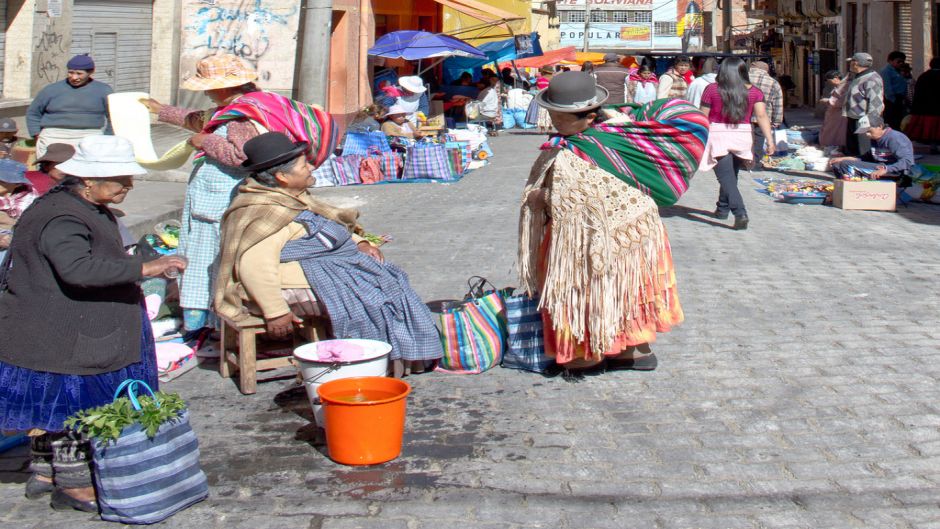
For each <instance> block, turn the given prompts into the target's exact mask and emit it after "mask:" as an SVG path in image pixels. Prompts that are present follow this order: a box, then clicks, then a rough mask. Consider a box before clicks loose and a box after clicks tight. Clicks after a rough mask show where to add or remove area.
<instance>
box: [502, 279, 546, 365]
mask: <svg viewBox="0 0 940 529" xmlns="http://www.w3.org/2000/svg"><path fill="white" fill-rule="evenodd" d="M503 301H505V303H506V323H507V328H508V330H509V337H508V339H507V343H506V350H505V352H503V361H502V363H501V364H500V365H501V366H502V367H508V368H510V369H521V370H523V371H532V372H535V373H548V372H550V371H551V370H552V368H553V367H554V366H555V359H554V358H552V357H550V356H547V355H546V354H545V336H544V334H543V332H542V314H541V312H539V299H538V298H537V297H536V298H530V297H528V296H526V295H525V294H521V295H515V296H504V297H503Z"/></svg>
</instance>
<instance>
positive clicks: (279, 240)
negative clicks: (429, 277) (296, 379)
mask: <svg viewBox="0 0 940 529" xmlns="http://www.w3.org/2000/svg"><path fill="white" fill-rule="evenodd" d="M307 152H309V145H308V144H307V143H303V142H300V143H293V142H292V141H291V140H290V139H289V138H288V137H287V136H285V135H283V134H281V133H278V132H268V133H265V134H262V135H260V136H258V137H256V138H253V139H251V140H249V141H248V142H247V143H245V155H246V157H247V160H246V161H245V163H244V164H243V165H244V167H245V168H246V169H247V170H249V171H251V172H252V176H251V177H249V178H247V179H246V180H245V183H244V184H243V185H242V186H241V187H240V188H239V189H238V195H237V196H236V197H235V200H233V201H232V205H231V206H230V207H229V209H228V211H226V212H225V216H224V217H223V219H222V253H221V257H220V265H219V276H218V277H219V281H218V284H217V286H216V290H215V309H216V311H217V312H218V313H219V314H220V315H222V316H224V317H226V318H229V319H231V320H235V321H238V320H240V319H242V318H245V317H246V316H247V315H248V314H249V312H250V310H251V309H254V308H256V309H257V311H258V312H260V313H261V316H263V317H264V320H265V322H266V325H267V332H268V334H269V335H270V336H272V337H274V338H285V337H287V336H289V335H290V334H291V333H292V332H293V325H294V323H295V322H297V321H298V316H300V317H308V316H321V315H322V316H325V317H327V318H329V320H330V324H331V326H332V333H333V335H334V336H335V337H336V338H367V339H372V340H381V341H383V342H388V343H389V344H391V345H392V354H391V358H392V360H393V361H395V374H396V376H401V375H402V374H404V373H405V368H406V367H409V368H410V369H411V372H420V371H423V368H424V367H425V363H426V362H430V361H433V360H436V359H438V358H440V357H441V356H442V355H443V351H442V347H441V341H440V337H439V335H438V332H437V328H436V327H435V326H434V322H433V320H432V318H431V312H430V311H429V310H428V308H427V307H426V306H425V305H424V303H423V302H422V301H421V299H420V298H419V297H418V295H417V294H416V293H415V292H414V290H412V288H411V286H410V285H409V284H408V276H407V275H406V274H405V273H404V272H403V271H402V270H400V269H399V268H398V267H396V266H394V265H392V264H389V263H386V262H385V258H384V256H383V255H382V252H381V251H380V250H379V249H378V248H377V247H375V246H373V245H372V244H370V243H369V242H368V241H366V240H365V239H364V238H363V237H361V234H362V233H364V232H363V231H362V227H361V226H359V224H357V223H356V219H357V218H358V217H359V212H358V211H356V210H352V209H344V208H337V207H335V206H331V205H330V204H327V203H326V202H323V201H321V200H318V199H316V198H314V197H313V196H312V195H310V193H309V192H308V191H307V188H308V187H310V186H312V185H313V184H314V177H313V175H312V170H313V167H312V166H311V165H310V163H309V162H308V161H307V158H306V153H307ZM409 363H410V365H409Z"/></svg>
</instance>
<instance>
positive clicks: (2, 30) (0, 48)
mask: <svg viewBox="0 0 940 529" xmlns="http://www.w3.org/2000/svg"><path fill="white" fill-rule="evenodd" d="M6 43H7V0H0V58H3V57H6V56H7V55H6ZM0 94H3V61H0Z"/></svg>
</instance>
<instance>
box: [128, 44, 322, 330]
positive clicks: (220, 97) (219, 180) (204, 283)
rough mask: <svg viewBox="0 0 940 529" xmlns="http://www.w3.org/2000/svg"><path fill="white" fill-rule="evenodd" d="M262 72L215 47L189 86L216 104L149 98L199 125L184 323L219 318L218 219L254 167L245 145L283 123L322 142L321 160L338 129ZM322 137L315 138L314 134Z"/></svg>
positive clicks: (317, 159)
mask: <svg viewBox="0 0 940 529" xmlns="http://www.w3.org/2000/svg"><path fill="white" fill-rule="evenodd" d="M257 78H258V74H257V73H256V72H255V71H254V69H252V68H251V67H250V66H248V65H247V64H246V63H245V62H244V61H242V60H241V59H239V58H238V57H236V56H234V55H230V54H221V55H213V56H211V57H206V58H205V59H202V60H200V61H199V62H198V63H197V64H196V75H194V76H192V77H190V78H188V79H186V80H185V81H184V82H183V84H182V88H183V89H184V90H193V91H205V93H206V95H207V96H209V98H210V99H211V100H212V102H213V103H215V104H216V105H217V106H216V107H215V108H212V109H210V110H206V111H202V110H192V109H187V108H179V107H172V106H169V105H163V104H160V103H159V102H157V101H155V100H153V99H149V100H144V101H142V102H143V103H144V104H145V105H147V107H148V108H150V111H151V112H154V113H156V114H157V116H158V119H159V120H160V121H162V122H165V123H170V124H172V125H176V126H179V127H183V128H185V129H188V130H190V131H193V132H195V133H196V134H194V135H193V136H192V137H191V138H190V140H189V142H190V143H191V144H192V145H193V146H194V147H195V148H196V149H198V151H199V152H198V153H197V155H196V158H195V160H194V161H193V172H192V175H191V176H190V178H189V186H188V187H187V189H186V200H185V202H184V204H183V218H182V224H183V226H182V229H181V230H180V246H179V251H180V253H181V254H182V255H184V256H185V257H186V258H187V259H188V260H189V267H188V268H187V269H186V273H185V274H183V275H182V276H180V306H181V307H182V309H183V326H184V328H185V329H186V330H190V331H193V330H197V329H200V328H202V327H207V326H212V325H213V324H214V322H213V321H212V318H210V311H209V309H210V307H211V303H212V294H211V293H212V289H213V283H214V281H215V276H216V259H217V257H218V255H219V241H220V239H219V233H220V227H219V223H220V222H221V221H222V214H223V213H224V212H225V210H226V209H227V208H228V206H229V204H231V202H232V198H233V197H234V196H235V193H236V191H237V188H238V185H239V184H240V183H241V182H242V181H243V180H244V178H245V177H246V176H248V173H247V172H246V171H245V170H244V169H243V168H242V167H241V164H242V162H244V161H245V153H244V150H243V148H244V145H245V142H247V141H248V140H250V139H252V138H254V137H256V136H258V135H259V134H260V133H262V132H267V131H277V132H283V133H285V134H287V135H288V136H289V137H290V138H291V139H293V140H295V141H306V142H310V143H312V144H313V143H316V145H318V148H316V149H313V150H311V151H310V152H309V153H308V159H309V160H310V162H311V163H313V164H314V165H319V164H320V163H322V162H323V161H324V160H326V158H327V157H328V156H329V154H330V152H331V151H332V150H333V146H334V145H335V143H336V129H335V126H334V124H333V120H332V119H331V118H330V116H329V114H327V113H326V112H324V111H322V110H321V109H319V108H316V107H311V106H307V105H303V104H301V103H297V102H296V101H291V100H290V99H288V98H286V97H284V96H281V95H279V94H275V93H272V92H263V91H261V90H260V89H259V88H258V87H257V86H255V84H254V81H255V80H256V79H257ZM314 139H316V141H313V140H314Z"/></svg>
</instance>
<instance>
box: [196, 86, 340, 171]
mask: <svg viewBox="0 0 940 529" xmlns="http://www.w3.org/2000/svg"><path fill="white" fill-rule="evenodd" d="M246 118H247V119H250V120H252V121H254V122H256V123H258V124H260V125H261V126H263V127H264V128H265V129H267V130H268V131H272V132H282V133H284V134H285V135H287V136H288V137H289V138H290V139H291V141H294V142H298V141H305V142H307V143H309V144H310V150H309V151H308V152H307V159H308V160H309V161H310V163H312V164H313V165H314V167H319V166H320V164H322V163H323V162H324V161H326V159H327V158H328V157H329V156H330V153H332V152H333V150H334V149H335V148H336V138H337V127H336V122H335V121H333V117H332V116H330V114H329V113H328V112H326V111H325V110H323V109H322V108H320V107H318V106H316V105H307V104H305V103H301V102H299V101H294V100H292V99H288V98H286V97H284V96H282V95H280V94H275V93H274V92H252V93H250V94H245V95H243V96H241V97H239V98H238V100H237V101H235V102H234V103H232V104H231V105H228V106H226V107H225V108H223V109H221V110H219V111H218V112H216V113H215V114H214V115H213V116H212V117H211V118H210V119H209V121H208V122H206V125H205V127H204V128H203V132H212V131H213V130H215V129H216V128H217V127H219V126H221V125H223V124H224V123H226V122H228V121H232V120H237V119H246ZM203 156H204V153H200V154H199V155H198V156H197V157H196V159H197V160H199V159H201V158H202V157H203Z"/></svg>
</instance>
